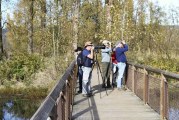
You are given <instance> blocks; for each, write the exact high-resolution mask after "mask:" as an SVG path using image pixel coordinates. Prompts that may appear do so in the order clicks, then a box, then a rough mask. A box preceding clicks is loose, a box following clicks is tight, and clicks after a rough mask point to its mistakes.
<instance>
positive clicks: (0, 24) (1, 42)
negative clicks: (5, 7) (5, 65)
mask: <svg viewBox="0 0 179 120" xmlns="http://www.w3.org/2000/svg"><path fill="white" fill-rule="evenodd" d="M1 3H2V0H0V60H1V59H2V56H3V52H4V51H3V39H2V11H1Z"/></svg>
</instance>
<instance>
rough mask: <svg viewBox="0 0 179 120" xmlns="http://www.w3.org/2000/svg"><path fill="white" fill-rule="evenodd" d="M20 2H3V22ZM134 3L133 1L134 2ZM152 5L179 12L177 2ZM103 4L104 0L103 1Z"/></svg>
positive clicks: (166, 0) (165, 0) (161, 1)
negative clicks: (176, 8)
mask: <svg viewBox="0 0 179 120" xmlns="http://www.w3.org/2000/svg"><path fill="white" fill-rule="evenodd" d="M19 1H20V0H10V2H3V4H2V11H3V20H4V21H5V20H6V14H7V13H9V14H10V16H11V17H12V15H13V14H12V13H13V11H14V9H15V7H16V4H17V3H18V2H19ZM134 1H135V0H134ZM150 1H153V2H154V3H158V4H159V5H160V6H161V7H162V8H165V11H166V12H167V10H168V8H173V7H178V11H179V0H150ZM103 2H104V0H103Z"/></svg>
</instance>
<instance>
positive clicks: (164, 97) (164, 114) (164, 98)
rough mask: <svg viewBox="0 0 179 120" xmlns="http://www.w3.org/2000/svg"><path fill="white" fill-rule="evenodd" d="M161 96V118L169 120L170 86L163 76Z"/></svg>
mask: <svg viewBox="0 0 179 120" xmlns="http://www.w3.org/2000/svg"><path fill="white" fill-rule="evenodd" d="M160 95H161V96H160V116H161V119H162V120H165V119H167V118H168V85H167V80H166V78H165V77H164V75H163V74H162V77H161V86H160Z"/></svg>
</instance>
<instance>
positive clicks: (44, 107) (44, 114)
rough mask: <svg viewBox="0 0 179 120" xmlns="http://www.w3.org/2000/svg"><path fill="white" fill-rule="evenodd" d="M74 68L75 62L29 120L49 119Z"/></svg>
mask: <svg viewBox="0 0 179 120" xmlns="http://www.w3.org/2000/svg"><path fill="white" fill-rule="evenodd" d="M74 66H75V60H74V61H73V62H72V63H71V64H70V66H69V67H68V68H67V70H66V72H65V73H64V75H63V76H62V77H61V79H60V80H59V81H58V82H57V83H56V85H55V86H54V88H53V89H52V90H51V92H50V93H49V94H48V96H47V97H46V98H45V100H44V101H43V103H42V104H41V105H40V107H39V108H38V110H37V111H36V113H35V114H34V115H33V116H32V117H31V119H30V120H46V119H47V118H48V117H49V114H50V112H51V111H52V109H53V107H54V105H55V104H56V101H57V98H58V97H59V95H60V93H61V92H62V90H63V87H64V86H65V84H66V80H67V79H68V77H69V75H70V73H71V72H72V70H73V68H74Z"/></svg>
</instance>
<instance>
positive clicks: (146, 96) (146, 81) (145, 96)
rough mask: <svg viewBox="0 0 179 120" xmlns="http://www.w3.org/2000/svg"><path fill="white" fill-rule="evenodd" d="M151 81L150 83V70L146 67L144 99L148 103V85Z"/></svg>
mask: <svg viewBox="0 0 179 120" xmlns="http://www.w3.org/2000/svg"><path fill="white" fill-rule="evenodd" d="M148 86H149V83H148V72H147V71H146V69H145V68H144V89H143V90H144V91H143V100H144V103H145V104H147V103H148V88H149V87H148Z"/></svg>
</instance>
